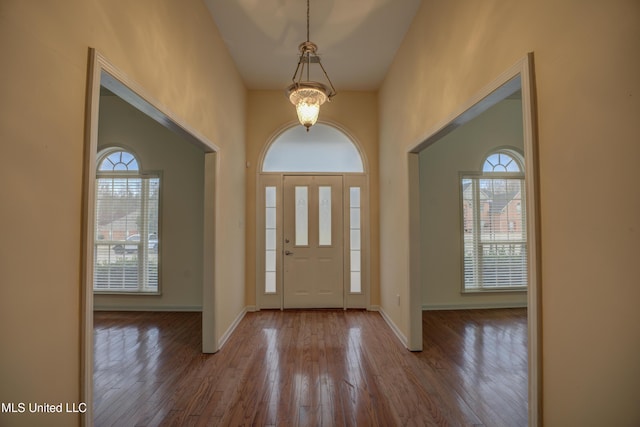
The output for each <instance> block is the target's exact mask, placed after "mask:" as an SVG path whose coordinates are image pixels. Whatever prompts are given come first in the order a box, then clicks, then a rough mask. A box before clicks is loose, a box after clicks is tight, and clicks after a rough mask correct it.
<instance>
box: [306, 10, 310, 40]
mask: <svg viewBox="0 0 640 427" xmlns="http://www.w3.org/2000/svg"><path fill="white" fill-rule="evenodd" d="M309 1H310V0H307V41H310V40H309Z"/></svg>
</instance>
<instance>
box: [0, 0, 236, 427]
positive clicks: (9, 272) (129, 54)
mask: <svg viewBox="0 0 640 427" xmlns="http://www.w3.org/2000/svg"><path fill="white" fill-rule="evenodd" d="M90 46H91V47H95V48H97V49H98V50H99V51H100V52H101V53H103V54H104V55H105V56H106V57H107V58H108V59H109V60H110V61H111V62H112V63H113V64H114V65H115V66H116V67H117V68H119V69H120V70H121V71H122V72H124V73H125V74H127V75H128V76H129V77H130V78H131V79H133V80H135V81H136V82H138V83H139V84H140V86H142V87H143V88H145V90H146V91H147V92H148V93H149V94H151V95H152V96H153V97H154V98H156V99H157V100H158V101H160V103H161V104H163V105H165V106H167V107H168V108H169V109H170V110H171V111H173V112H174V113H175V114H176V115H177V116H178V117H181V118H183V119H184V120H185V121H186V123H187V124H188V125H189V126H191V127H193V128H194V129H196V130H197V131H198V132H200V133H201V134H203V135H205V136H206V137H207V138H208V139H210V140H211V141H213V143H215V144H217V145H218V146H219V147H220V149H221V150H220V155H219V167H218V171H217V173H218V180H219V182H220V186H219V192H218V194H217V200H218V204H219V206H222V207H224V209H219V211H218V212H219V214H218V215H219V216H218V218H217V224H219V226H218V234H217V239H218V247H224V251H223V253H219V254H218V259H219V260H220V263H219V265H218V267H217V271H216V278H217V283H218V286H217V288H216V297H217V300H216V307H217V311H216V328H217V329H218V331H219V332H218V334H219V335H220V333H221V332H223V331H225V330H226V329H227V328H228V327H229V325H230V324H231V322H232V321H233V319H234V318H235V317H236V316H237V315H238V314H239V313H240V312H241V311H242V309H243V307H244V303H245V301H244V271H245V270H244V250H245V248H244V241H245V236H244V222H243V221H242V220H240V221H238V218H243V217H244V212H245V203H244V201H245V197H244V190H243V189H244V188H245V174H244V159H245V153H244V139H245V136H244V135H245V123H244V113H245V100H246V90H245V88H244V85H243V83H242V81H241V79H240V77H239V75H238V73H237V71H236V68H235V65H234V64H233V62H232V61H231V58H230V56H229V55H228V53H227V51H226V49H225V46H224V43H223V42H222V40H221V38H220V36H219V34H218V32H217V30H216V28H215V26H214V24H213V21H212V19H211V17H210V14H209V11H208V10H207V9H206V7H205V5H204V4H203V3H202V2H201V1H199V0H186V1H181V2H175V1H169V0H160V1H150V0H140V1H135V2H130V1H111V0H109V1H106V0H88V1H87V0H61V1H55V2H51V1H38V0H34V1H21V0H3V1H2V2H1V3H0V52H2V57H3V58H4V60H3V61H2V79H0V93H2V96H1V97H0V141H1V142H0V158H2V159H4V160H5V161H4V166H3V167H2V168H0V182H1V183H2V184H0V200H2V202H1V206H2V207H1V209H0V224H2V225H1V227H2V228H1V230H0V235H2V245H0V247H1V249H0V284H1V286H0V313H1V314H0V318H1V321H0V342H1V343H2V350H1V351H0V378H2V381H0V401H1V402H51V403H54V402H77V401H79V399H80V334H81V309H80V287H81V283H80V277H81V268H80V266H81V253H80V242H81V212H82V194H83V191H82V181H83V180H82V177H83V151H84V126H85V122H84V117H85V91H86V86H87V62H88V48H89V47H90ZM221 224H222V225H224V227H221V226H220V225H221ZM222 241H223V242H224V245H222V244H221V243H220V242H222ZM78 423H79V418H78V417H77V416H74V415H55V416H51V415H21V416H16V415H10V414H0V424H2V425H12V426H14V425H15V426H20V425H28V426H35V425H47V426H57V425H59V426H69V425H74V424H78Z"/></svg>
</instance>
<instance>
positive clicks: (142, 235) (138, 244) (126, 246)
mask: <svg viewBox="0 0 640 427" xmlns="http://www.w3.org/2000/svg"><path fill="white" fill-rule="evenodd" d="M97 164H98V170H97V174H96V209H95V212H96V218H95V261H94V262H95V265H94V283H93V289H94V291H96V292H126V293H132V292H134V293H135V292H151V293H156V292H158V248H159V245H160V240H159V233H158V199H159V193H160V177H159V176H157V175H149V174H143V173H142V172H141V170H140V168H139V162H138V160H137V159H136V157H135V156H134V155H133V154H132V153H130V152H128V151H125V150H122V149H119V148H118V149H108V150H104V151H102V152H101V153H100V154H99V157H98V162H97Z"/></svg>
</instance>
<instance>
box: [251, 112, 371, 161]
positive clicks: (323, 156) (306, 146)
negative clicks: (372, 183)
mask: <svg viewBox="0 0 640 427" xmlns="http://www.w3.org/2000/svg"><path fill="white" fill-rule="evenodd" d="M262 170H263V172H318V173H324V172H340V173H345V172H346V173H350V172H351V173H352V172H360V173H362V172H364V165H363V162H362V157H361V156H360V152H359V151H358V148H357V147H356V146H355V144H354V143H353V142H352V141H351V139H349V137H348V136H347V135H345V134H344V132H342V131H340V130H338V129H336V128H335V127H333V126H329V125H326V124H322V123H318V124H316V125H314V126H313V129H311V131H310V132H307V131H306V130H305V128H304V127H303V126H295V127H292V128H290V129H287V130H286V131H284V132H283V133H282V134H280V136H278V138H277V139H276V140H275V141H274V142H273V144H271V146H270V147H269V150H268V151H267V153H266V155H265V157H264V162H263V165H262Z"/></svg>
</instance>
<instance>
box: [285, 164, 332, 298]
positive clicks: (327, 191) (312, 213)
mask: <svg viewBox="0 0 640 427" xmlns="http://www.w3.org/2000/svg"><path fill="white" fill-rule="evenodd" d="M342 215H343V213H342V177H341V176H322V175H319V176H293V175H285V176H284V212H283V233H284V235H283V255H284V256H283V260H284V269H283V270H284V274H283V290H284V308H335V307H344V278H343V271H344V265H343V262H344V260H343V257H344V256H343V253H344V251H343V240H344V239H343V223H342V221H343V218H342Z"/></svg>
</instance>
